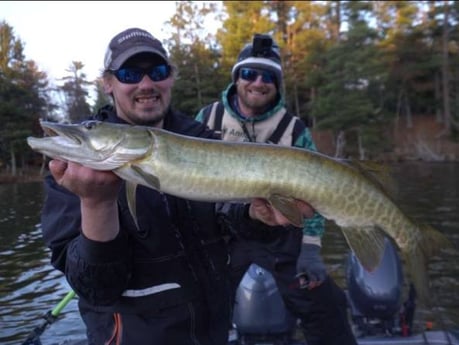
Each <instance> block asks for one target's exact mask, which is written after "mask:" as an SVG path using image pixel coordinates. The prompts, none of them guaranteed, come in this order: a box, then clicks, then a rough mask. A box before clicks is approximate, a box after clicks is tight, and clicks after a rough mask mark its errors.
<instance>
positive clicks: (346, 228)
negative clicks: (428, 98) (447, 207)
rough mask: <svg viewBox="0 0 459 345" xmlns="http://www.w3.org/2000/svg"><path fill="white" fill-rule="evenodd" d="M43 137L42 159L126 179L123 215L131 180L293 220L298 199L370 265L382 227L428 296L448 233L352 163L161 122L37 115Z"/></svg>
mask: <svg viewBox="0 0 459 345" xmlns="http://www.w3.org/2000/svg"><path fill="white" fill-rule="evenodd" d="M41 126H42V128H43V130H44V132H45V134H47V135H48V136H46V137H43V138H33V137H29V138H28V139H27V141H28V144H29V146H30V147H31V148H32V149H33V150H35V151H38V152H41V153H43V154H44V155H46V156H49V157H51V158H55V159H60V160H65V161H72V162H76V163H80V164H82V165H84V166H87V167H90V168H93V169H96V170H112V171H113V172H114V173H115V174H116V175H118V176H119V177H120V178H122V179H124V180H125V181H126V190H127V193H128V200H129V205H130V209H131V213H132V215H133V217H134V220H136V216H135V188H136V186H137V185H139V184H140V185H144V186H147V187H150V188H154V189H156V190H158V191H160V192H163V193H168V194H172V195H175V196H179V197H183V198H187V199H192V200H198V201H209V202H225V201H249V200H251V199H253V198H265V199H267V200H269V202H270V203H271V205H272V207H274V208H276V209H277V210H279V211H280V212H282V214H283V215H284V216H285V217H286V218H288V219H289V220H290V221H291V222H292V223H293V224H295V225H297V226H301V225H302V224H303V221H304V220H303V218H302V215H301V214H300V213H299V212H298V210H297V208H296V207H294V203H295V199H299V200H304V201H306V202H307V203H309V204H310V205H311V206H312V207H313V208H314V209H315V210H316V211H317V212H319V213H320V214H322V215H323V216H324V217H325V218H327V219H329V220H333V221H334V222H335V223H336V224H337V225H338V226H339V227H340V228H341V229H342V231H343V233H344V236H345V238H346V240H347V242H348V244H349V246H350V248H351V249H352V250H353V251H354V253H355V254H356V256H357V257H358V259H359V260H360V262H361V263H362V265H363V266H364V267H365V268H366V269H368V270H372V269H375V268H376V267H377V265H378V263H379V261H380V259H381V257H382V255H383V251H384V234H385V235H387V236H388V237H390V238H391V239H392V240H393V241H394V242H395V243H396V245H397V247H398V248H399V249H400V252H401V255H402V259H403V260H404V262H405V263H406V267H407V269H408V272H407V273H408V274H409V276H410V277H411V279H412V281H413V283H414V285H415V287H416V290H417V293H418V296H419V297H420V300H421V301H423V302H425V303H426V302H427V299H428V290H429V284H428V275H427V260H428V259H429V258H430V257H431V256H433V255H435V254H436V253H437V252H438V251H439V250H440V249H444V248H451V247H452V245H451V243H450V242H449V240H448V239H447V238H446V237H444V236H443V235H442V234H441V233H440V232H438V231H436V230H435V229H433V228H431V227H429V226H425V225H424V226H421V225H418V224H416V223H415V222H413V221H412V220H411V219H410V218H409V217H408V216H406V215H405V214H404V213H403V212H402V211H401V210H400V209H399V207H398V206H397V205H396V204H395V203H394V201H393V200H391V198H390V197H389V196H388V195H387V193H386V192H385V191H384V190H383V189H382V188H381V186H380V184H379V183H377V182H375V181H373V180H372V178H370V177H369V175H368V174H365V173H362V169H361V167H359V165H357V164H355V165H353V164H348V163H344V162H342V161H338V160H336V159H333V158H331V157H328V156H325V155H323V154H320V153H317V152H311V151H308V150H305V149H300V148H294V147H284V146H280V145H269V144H261V143H231V142H225V141H218V140H210V139H202V138H193V137H187V136H183V135H179V134H175V133H171V132H168V131H165V130H162V129H157V128H151V127H144V126H131V125H123V124H114V123H106V122H98V121H87V122H85V123H82V124H58V123H52V122H44V121H43V122H41Z"/></svg>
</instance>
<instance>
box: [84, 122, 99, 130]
mask: <svg viewBox="0 0 459 345" xmlns="http://www.w3.org/2000/svg"><path fill="white" fill-rule="evenodd" d="M83 126H84V127H85V128H86V129H93V128H94V127H96V126H97V121H84V122H83Z"/></svg>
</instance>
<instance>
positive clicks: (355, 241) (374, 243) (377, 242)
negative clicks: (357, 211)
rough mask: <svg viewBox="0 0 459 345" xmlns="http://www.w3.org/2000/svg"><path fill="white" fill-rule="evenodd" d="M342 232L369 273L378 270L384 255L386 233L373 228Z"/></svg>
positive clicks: (344, 230)
mask: <svg viewBox="0 0 459 345" xmlns="http://www.w3.org/2000/svg"><path fill="white" fill-rule="evenodd" d="M341 230H342V232H343V234H344V238H345V239H346V241H347V243H348V245H349V247H350V248H351V250H352V251H353V252H354V254H355V256H356V257H357V259H358V260H359V262H360V263H361V264H362V266H363V267H364V268H365V269H366V270H367V271H369V272H371V271H373V270H374V269H376V267H378V265H379V263H380V262H381V260H382V257H383V255H384V239H385V235H384V233H383V232H382V231H380V230H379V229H378V228H375V227H373V226H368V227H361V228H350V227H349V228H341Z"/></svg>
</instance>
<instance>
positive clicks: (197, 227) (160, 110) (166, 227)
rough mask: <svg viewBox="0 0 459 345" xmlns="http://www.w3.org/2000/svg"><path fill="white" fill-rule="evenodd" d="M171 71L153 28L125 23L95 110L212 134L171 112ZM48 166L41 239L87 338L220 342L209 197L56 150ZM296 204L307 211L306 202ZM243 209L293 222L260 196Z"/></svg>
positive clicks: (217, 230) (220, 281)
mask: <svg viewBox="0 0 459 345" xmlns="http://www.w3.org/2000/svg"><path fill="white" fill-rule="evenodd" d="M175 73H176V71H175V69H174V67H173V66H172V65H171V62H170V60H169V57H168V55H167V52H166V51H165V50H164V48H163V46H162V44H161V43H160V41H158V40H157V39H156V38H155V37H153V36H152V35H151V34H150V33H148V32H147V31H145V30H142V29H139V28H130V29H127V30H125V31H123V32H120V33H119V34H117V35H116V36H115V37H114V38H113V39H112V40H111V41H110V43H109V46H108V48H107V52H106V55H105V60H104V72H103V83H104V90H105V92H106V93H107V94H109V95H110V96H111V97H112V101H113V106H106V107H103V108H102V109H100V111H99V112H98V113H97V114H96V115H95V116H94V117H93V118H94V119H95V120H99V121H103V122H110V123H116V124H130V125H142V126H151V127H155V128H162V129H165V130H167V131H170V132H174V133H178V134H183V135H186V136H192V137H200V138H212V137H213V132H211V131H209V130H208V129H207V128H206V127H205V125H203V124H201V123H199V122H197V121H194V120H192V119H191V118H190V117H187V116H185V115H182V114H180V113H178V112H176V111H174V110H173V109H171V105H170V104H171V89H172V87H173V84H174V77H175ZM49 170H50V174H49V175H47V176H46V178H45V192H46V199H45V203H44V207H43V212H42V217H41V222H42V229H43V237H44V240H45V242H46V244H47V246H48V247H49V248H50V249H51V254H52V257H51V262H52V264H53V266H54V267H56V268H57V269H59V270H60V271H62V272H64V273H65V276H66V279H67V281H68V282H69V284H70V286H71V287H72V288H73V289H74V290H75V291H76V293H77V295H78V296H79V309H80V313H81V316H82V319H83V321H84V322H85V324H86V327H87V338H88V342H89V344H90V345H101V344H129V345H136V344H138V345H148V344H152V345H153V344H155V345H170V344H180V345H186V344H189V345H192V344H193V345H196V344H200V345H222V344H225V343H226V342H227V337H228V324H229V322H230V308H231V306H230V302H231V298H230V292H229V285H228V252H227V248H226V243H225V241H224V236H223V235H224V234H223V232H222V229H221V225H220V224H219V221H218V214H217V213H216V211H215V204H214V203H210V202H201V201H196V200H188V199H184V198H180V197H177V196H173V195H171V194H167V193H162V192H160V191H158V190H154V189H151V188H148V187H146V186H138V187H137V189H131V188H130V186H129V184H128V182H129V181H124V180H122V179H121V178H120V177H119V176H117V175H116V174H115V173H113V172H112V171H109V170H108V171H101V170H95V169H91V168H89V167H87V166H83V165H81V164H79V163H76V162H71V161H65V160H63V159H58V158H55V159H53V160H51V161H50V162H49ZM296 204H297V206H298V209H299V212H300V213H301V214H302V215H303V216H305V217H310V216H312V213H313V211H312V209H311V207H310V206H309V205H308V204H306V203H304V202H301V201H297V202H296ZM133 211H134V212H133ZM248 212H249V214H250V218H251V219H252V220H253V221H256V222H260V223H261V222H264V223H265V224H269V225H273V226H278V225H284V226H287V225H288V224H289V221H288V220H287V219H286V218H285V217H283V216H282V215H280V213H278V212H277V211H276V210H274V209H273V208H271V207H269V206H268V205H267V204H266V203H265V201H264V200H263V199H256V200H254V202H253V203H252V205H251V206H250V207H249V208H248Z"/></svg>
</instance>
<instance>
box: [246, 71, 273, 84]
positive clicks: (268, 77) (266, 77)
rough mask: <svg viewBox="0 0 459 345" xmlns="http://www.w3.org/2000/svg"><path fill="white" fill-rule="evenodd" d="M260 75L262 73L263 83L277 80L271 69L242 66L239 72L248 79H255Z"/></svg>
mask: <svg viewBox="0 0 459 345" xmlns="http://www.w3.org/2000/svg"><path fill="white" fill-rule="evenodd" d="M259 75H261V80H262V81H263V83H266V84H271V83H274V82H275V81H276V76H275V75H274V73H273V72H270V71H263V70H258V69H254V68H241V70H240V72H239V76H240V77H241V78H242V79H244V80H247V81H255V80H257V78H258V76H259Z"/></svg>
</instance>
